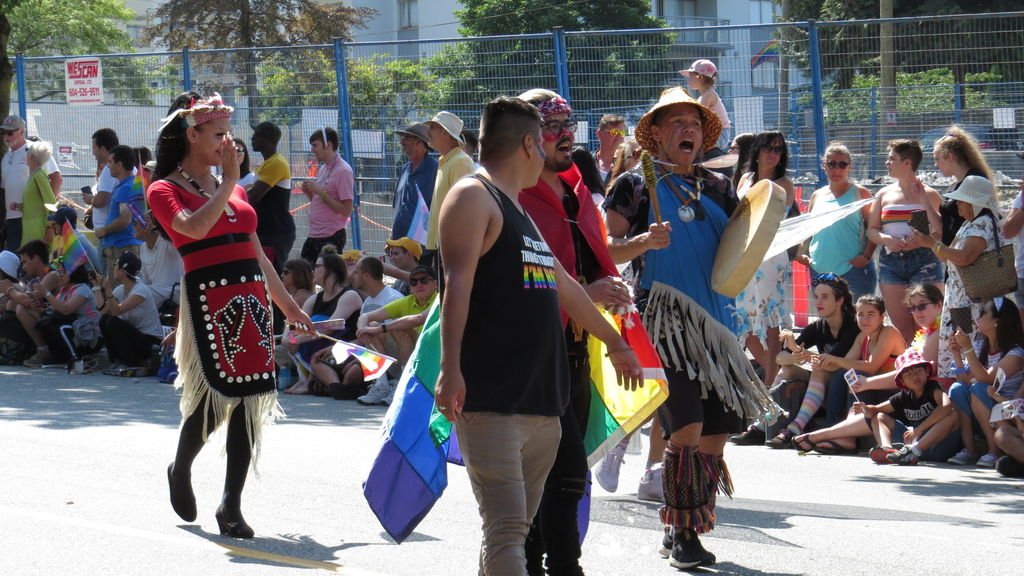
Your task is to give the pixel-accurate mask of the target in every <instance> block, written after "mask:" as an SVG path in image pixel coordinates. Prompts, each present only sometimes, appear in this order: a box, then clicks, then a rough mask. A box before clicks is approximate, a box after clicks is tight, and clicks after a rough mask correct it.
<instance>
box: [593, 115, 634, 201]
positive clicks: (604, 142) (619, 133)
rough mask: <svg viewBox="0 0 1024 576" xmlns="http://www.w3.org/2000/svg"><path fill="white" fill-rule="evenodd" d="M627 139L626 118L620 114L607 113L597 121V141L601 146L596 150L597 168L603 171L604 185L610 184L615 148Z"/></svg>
mask: <svg viewBox="0 0 1024 576" xmlns="http://www.w3.org/2000/svg"><path fill="white" fill-rule="evenodd" d="M625 139H626V119H625V118H623V117H622V116H619V115H618V114H605V115H604V116H601V120H600V121H599V122H598V123H597V141H598V143H599V147H598V149H597V151H596V152H594V160H597V170H598V171H599V172H600V173H601V179H602V180H604V185H605V186H607V185H608V175H609V174H610V173H611V171H612V162H613V160H614V157H615V149H616V148H618V147H619V144H622V142H623V141H624V140H625Z"/></svg>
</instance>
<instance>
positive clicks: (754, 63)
mask: <svg viewBox="0 0 1024 576" xmlns="http://www.w3.org/2000/svg"><path fill="white" fill-rule="evenodd" d="M781 53H782V45H781V44H779V40H778V38H774V39H772V40H771V41H770V42H768V43H767V44H765V45H764V48H761V51H760V52H758V53H757V54H755V55H754V57H753V58H751V59H750V69H751V70H753V69H754V68H757V67H758V66H760V65H761V64H764V63H765V62H768V61H770V60H774V61H776V62H778V61H779V55H780V54H781Z"/></svg>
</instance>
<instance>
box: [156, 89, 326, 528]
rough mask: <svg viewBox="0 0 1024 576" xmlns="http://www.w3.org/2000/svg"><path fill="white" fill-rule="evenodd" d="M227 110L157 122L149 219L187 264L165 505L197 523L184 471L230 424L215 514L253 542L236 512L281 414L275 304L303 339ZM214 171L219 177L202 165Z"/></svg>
mask: <svg viewBox="0 0 1024 576" xmlns="http://www.w3.org/2000/svg"><path fill="white" fill-rule="evenodd" d="M231 112H232V108H231V107H230V106H225V105H224V102H223V101H222V100H221V98H220V96H219V95H217V94H214V96H213V97H211V98H208V99H202V98H200V96H199V95H198V94H196V93H194V92H187V93H185V94H182V95H181V96H179V97H178V98H177V99H176V100H175V102H174V104H173V105H172V106H171V111H170V114H169V115H168V116H167V118H165V119H164V123H163V126H162V128H161V129H160V138H159V142H158V144H157V166H156V171H155V173H154V178H155V179H156V180H157V181H155V182H154V183H153V184H152V185H151V186H150V187H149V189H148V190H147V197H148V200H149V205H150V208H151V209H152V212H153V216H154V217H155V218H156V220H157V221H158V222H159V223H160V225H161V226H162V227H163V229H164V230H167V232H168V234H169V235H170V237H171V241H172V242H173V243H174V247H175V248H177V250H178V252H179V253H180V254H181V256H182V259H183V261H184V264H185V276H184V278H183V280H182V291H181V313H180V318H179V321H178V332H177V346H176V349H175V360H176V361H177V363H178V368H179V373H178V378H177V380H176V381H175V386H176V387H179V388H182V389H183V394H182V398H181V415H182V420H183V421H182V426H181V434H180V436H179V439H178V451H177V454H176V455H175V458H174V462H173V463H171V465H170V466H168V468H167V480H168V483H169V484H170V492H171V506H172V507H173V508H174V511H175V512H177V514H178V516H180V517H181V518H182V519H183V520H185V521H186V522H192V521H194V520H195V519H196V499H195V494H194V493H193V492H192V481H191V469H192V462H193V461H194V460H195V458H196V456H197V455H198V454H199V451H200V450H201V449H202V448H203V445H204V444H205V442H206V439H207V437H208V436H209V434H210V433H211V432H213V431H214V430H216V429H217V428H218V427H219V426H220V425H221V424H222V423H224V422H227V449H226V452H227V472H226V474H225V479H224V495H223V499H222V501H221V504H220V507H219V508H217V512H216V519H217V525H218V527H219V528H220V533H221V534H224V535H227V536H232V537H235V538H252V537H253V530H252V528H250V527H249V525H248V524H247V523H246V522H245V519H244V518H243V517H242V512H241V498H242V489H243V487H244V486H245V479H246V476H248V472H249V465H250V463H252V464H253V466H254V468H255V463H256V460H257V458H258V456H259V449H260V436H261V431H262V429H263V424H264V423H266V422H269V421H272V420H273V419H274V418H275V417H276V416H278V415H279V414H280V407H279V406H278V404H277V386H276V383H275V371H274V333H273V330H272V328H271V319H272V313H271V309H270V300H271V299H273V301H274V303H275V304H277V305H278V306H279V307H280V308H281V310H282V311H284V313H285V315H286V317H287V318H288V320H289V321H291V322H293V323H295V324H297V325H298V326H299V329H300V330H306V329H308V328H307V327H308V326H310V325H311V322H310V320H309V317H308V316H306V314H305V313H304V312H302V310H301V309H300V308H299V307H298V305H296V304H295V301H294V300H292V299H291V298H290V297H289V296H288V293H287V291H285V288H284V286H283V285H282V284H281V280H280V278H278V276H277V274H275V273H274V269H273V266H272V265H271V264H270V262H268V261H267V259H266V257H265V256H264V255H263V251H262V250H261V249H260V246H259V241H258V240H256V236H255V231H256V212H255V211H254V210H253V208H252V206H250V205H249V203H248V202H247V201H246V196H245V191H244V190H243V189H242V187H241V186H238V184H237V182H238V161H237V158H236V154H237V152H236V151H235V145H234V142H233V141H232V139H231ZM217 165H219V166H221V167H222V169H223V173H224V178H223V180H220V179H218V178H217V177H215V176H214V175H213V173H212V172H211V170H210V168H211V166H217Z"/></svg>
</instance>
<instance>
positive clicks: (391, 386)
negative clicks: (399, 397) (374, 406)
mask: <svg viewBox="0 0 1024 576" xmlns="http://www.w3.org/2000/svg"><path fill="white" fill-rule="evenodd" d="M397 390H398V380H392V379H390V378H388V395H387V396H385V397H384V399H383V400H381V401H380V404H381V406H391V402H393V401H394V400H395V392H396V391H397Z"/></svg>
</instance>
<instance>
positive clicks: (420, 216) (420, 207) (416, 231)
mask: <svg viewBox="0 0 1024 576" xmlns="http://www.w3.org/2000/svg"><path fill="white" fill-rule="evenodd" d="M429 221H430V208H428V207H427V201H426V200H424V199H423V193H422V192H420V186H419V184H417V185H416V212H415V213H414V214H413V215H412V222H410V223H409V232H407V233H406V236H408V237H409V238H412V239H413V240H415V241H417V242H419V243H420V244H426V243H427V224H428V223H429Z"/></svg>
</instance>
